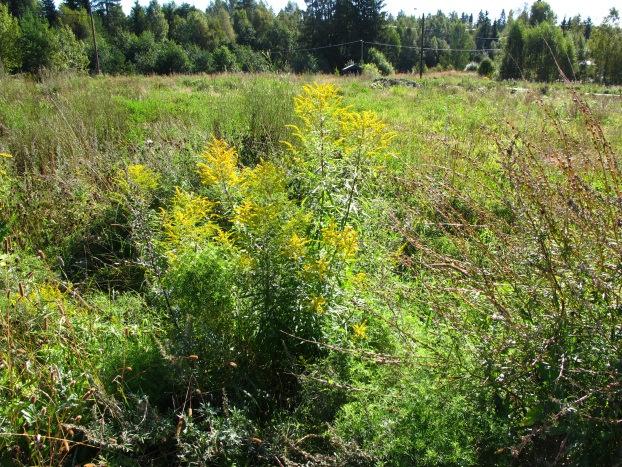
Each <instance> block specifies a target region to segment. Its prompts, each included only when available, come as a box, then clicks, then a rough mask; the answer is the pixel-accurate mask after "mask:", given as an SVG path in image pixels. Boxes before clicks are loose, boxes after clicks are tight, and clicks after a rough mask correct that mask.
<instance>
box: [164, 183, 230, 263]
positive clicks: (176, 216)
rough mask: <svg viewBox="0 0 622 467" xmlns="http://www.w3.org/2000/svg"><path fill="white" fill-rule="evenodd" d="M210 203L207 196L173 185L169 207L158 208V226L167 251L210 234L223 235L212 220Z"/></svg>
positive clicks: (195, 243) (197, 240)
mask: <svg viewBox="0 0 622 467" xmlns="http://www.w3.org/2000/svg"><path fill="white" fill-rule="evenodd" d="M213 207H214V203H213V202H211V201H210V200H209V199H207V198H205V197H203V196H200V195H195V194H192V193H188V192H186V191H183V190H181V189H180V188H177V189H176V190H175V196H174V197H173V203H172V206H171V208H170V209H169V210H168V211H167V210H162V213H161V216H162V227H163V229H164V234H165V235H166V243H167V248H168V250H169V253H173V251H174V250H175V249H178V248H181V247H187V246H193V245H197V244H199V243H201V242H203V241H205V240H207V239H210V238H215V237H216V238H221V239H222V238H226V235H225V234H224V233H223V232H222V231H221V230H220V228H219V227H218V225H217V224H216V223H214V222H213V221H212V217H215V216H214V214H213Z"/></svg>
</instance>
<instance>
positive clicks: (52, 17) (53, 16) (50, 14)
mask: <svg viewBox="0 0 622 467" xmlns="http://www.w3.org/2000/svg"><path fill="white" fill-rule="evenodd" d="M41 7H42V10H43V15H44V16H45V18H46V19H47V20H48V23H50V25H52V26H54V25H56V24H57V23H58V10H57V9H56V5H55V4H54V0H41Z"/></svg>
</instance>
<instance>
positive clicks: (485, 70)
mask: <svg viewBox="0 0 622 467" xmlns="http://www.w3.org/2000/svg"><path fill="white" fill-rule="evenodd" d="M494 71H495V67H494V65H493V63H492V60H491V59H490V58H488V57H485V58H484V59H483V60H482V61H481V62H480V63H479V66H478V67H477V73H478V74H479V75H480V76H491V75H492V74H493V73H494Z"/></svg>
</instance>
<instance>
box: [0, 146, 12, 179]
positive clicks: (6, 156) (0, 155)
mask: <svg viewBox="0 0 622 467" xmlns="http://www.w3.org/2000/svg"><path fill="white" fill-rule="evenodd" d="M12 157H13V156H11V155H10V154H9V153H6V152H0V160H2V159H11V158H12ZM0 175H6V171H5V170H4V169H2V167H0Z"/></svg>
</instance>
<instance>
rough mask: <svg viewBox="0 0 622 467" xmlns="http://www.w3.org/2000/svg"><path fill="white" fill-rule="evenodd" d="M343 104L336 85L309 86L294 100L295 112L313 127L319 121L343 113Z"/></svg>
mask: <svg viewBox="0 0 622 467" xmlns="http://www.w3.org/2000/svg"><path fill="white" fill-rule="evenodd" d="M341 102H342V99H341V96H339V91H338V90H337V87H336V86H335V85H334V84H318V83H316V84H307V85H305V86H304V87H303V88H302V93H301V94H300V95H298V96H296V97H295V98H294V112H296V115H298V116H299V117H300V118H301V119H302V120H303V121H304V122H305V124H306V125H307V126H313V125H314V124H315V122H316V120H317V119H321V118H324V117H325V115H327V114H328V115H330V114H336V113H338V112H339V111H341V110H342V107H341Z"/></svg>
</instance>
